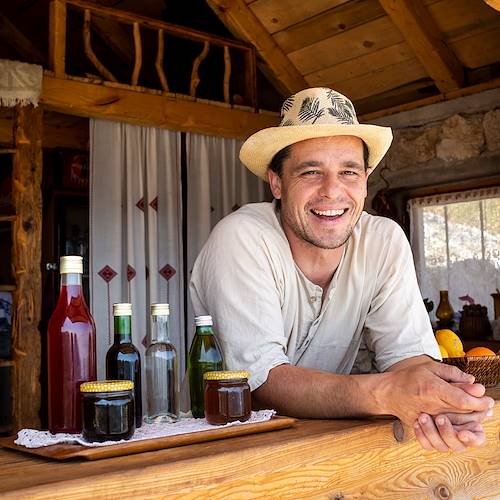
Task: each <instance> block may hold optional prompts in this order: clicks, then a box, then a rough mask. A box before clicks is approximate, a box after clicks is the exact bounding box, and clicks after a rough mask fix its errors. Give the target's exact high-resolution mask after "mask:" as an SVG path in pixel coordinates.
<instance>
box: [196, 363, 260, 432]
mask: <svg viewBox="0 0 500 500" xmlns="http://www.w3.org/2000/svg"><path fill="white" fill-rule="evenodd" d="M203 380H204V384H205V392H204V396H205V397H204V400H205V401H204V402H205V419H206V420H207V422H208V423H209V424H213V425H224V424H227V423H229V422H234V421H236V420H239V421H240V422H245V421H246V420H248V419H249V418H250V414H251V411H252V402H251V397H250V386H249V385H248V372H247V371H239V372H237V371H234V372H232V371H213V372H206V373H204V374H203Z"/></svg>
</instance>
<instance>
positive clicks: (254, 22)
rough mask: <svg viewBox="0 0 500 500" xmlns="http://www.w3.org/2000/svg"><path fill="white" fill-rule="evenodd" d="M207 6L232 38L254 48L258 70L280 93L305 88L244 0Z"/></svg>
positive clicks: (222, 0) (224, 0) (226, 0)
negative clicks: (249, 44)
mask: <svg viewBox="0 0 500 500" xmlns="http://www.w3.org/2000/svg"><path fill="white" fill-rule="evenodd" d="M207 3H208V5H209V6H210V7H211V8H212V10H213V11H214V12H215V13H216V14H217V16H218V17H219V19H220V20H221V21H222V22H223V23H224V24H225V25H226V27H227V28H228V29H229V31H231V33H232V34H233V35H234V36H236V37H237V38H239V39H240V40H243V41H245V42H249V43H251V44H252V45H253V46H254V47H255V48H256V50H257V54H258V55H259V57H260V59H261V60H262V62H263V64H259V67H260V68H261V70H262V72H263V73H264V74H265V75H266V76H267V77H268V79H269V80H270V81H271V82H272V83H273V84H274V86H275V87H276V88H277V90H278V91H279V92H281V93H282V94H283V95H284V96H288V95H290V94H293V93H295V92H298V91H299V90H302V89H303V88H306V87H308V84H307V82H306V80H305V79H304V77H303V76H302V75H301V74H300V73H299V71H298V70H297V68H296V67H295V66H294V65H293V63H292V62H291V61H290V59H289V58H288V56H287V55H286V54H285V53H284V52H283V50H282V49H281V48H280V46H279V45H278V44H277V43H276V42H275V41H274V39H273V37H272V36H271V35H270V34H269V32H268V31H267V30H266V28H264V26H263V25H262V23H261V22H260V21H259V19H258V18H257V17H256V16H255V14H254V13H253V12H252V11H251V10H250V9H249V8H248V7H247V6H246V5H245V2H244V1H243V0H207Z"/></svg>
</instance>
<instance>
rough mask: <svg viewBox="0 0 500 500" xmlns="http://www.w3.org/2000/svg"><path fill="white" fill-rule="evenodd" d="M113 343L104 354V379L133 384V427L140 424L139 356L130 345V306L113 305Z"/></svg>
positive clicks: (131, 344) (126, 304) (125, 304)
mask: <svg viewBox="0 0 500 500" xmlns="http://www.w3.org/2000/svg"><path fill="white" fill-rule="evenodd" d="M113 317H114V332H115V334H114V343H113V345H112V346H111V347H110V348H109V350H108V352H107V353H106V378H107V379H108V380H131V381H132V382H133V383H134V399H135V426H136V427H137V428H138V427H140V426H141V424H142V391H141V356H140V354H139V351H138V350H137V349H136V347H135V346H134V344H133V343H132V304H128V303H124V304H113Z"/></svg>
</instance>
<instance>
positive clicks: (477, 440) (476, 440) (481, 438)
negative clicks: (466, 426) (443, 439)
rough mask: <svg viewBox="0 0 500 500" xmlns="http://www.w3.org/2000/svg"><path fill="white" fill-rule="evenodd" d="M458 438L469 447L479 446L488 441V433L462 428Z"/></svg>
mask: <svg viewBox="0 0 500 500" xmlns="http://www.w3.org/2000/svg"><path fill="white" fill-rule="evenodd" d="M458 439H460V441H461V442H462V443H463V444H464V445H465V446H467V447H469V448H472V447H477V446H482V445H483V444H484V442H485V441H486V435H485V434H484V431H475V432H472V431H469V430H461V431H458Z"/></svg>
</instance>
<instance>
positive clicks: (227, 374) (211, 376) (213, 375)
mask: <svg viewBox="0 0 500 500" xmlns="http://www.w3.org/2000/svg"><path fill="white" fill-rule="evenodd" d="M249 375H250V373H249V372H247V371H246V370H242V371H239V372H231V371H222V372H205V373H204V374H203V380H237V379H240V378H248V377H249Z"/></svg>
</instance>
